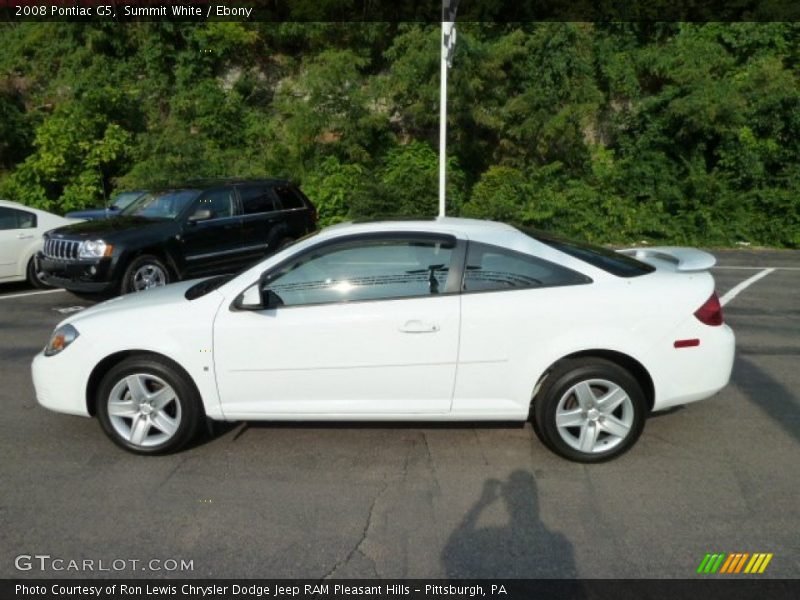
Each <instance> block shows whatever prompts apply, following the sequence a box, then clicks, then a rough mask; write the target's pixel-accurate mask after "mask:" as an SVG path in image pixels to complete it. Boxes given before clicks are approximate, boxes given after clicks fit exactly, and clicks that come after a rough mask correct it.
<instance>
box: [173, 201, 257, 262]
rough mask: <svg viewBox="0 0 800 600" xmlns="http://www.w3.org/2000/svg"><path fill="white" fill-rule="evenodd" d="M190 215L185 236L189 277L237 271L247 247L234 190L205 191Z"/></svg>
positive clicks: (183, 231) (182, 239) (183, 244)
mask: <svg viewBox="0 0 800 600" xmlns="http://www.w3.org/2000/svg"><path fill="white" fill-rule="evenodd" d="M187 215H188V216H187V217H186V220H185V221H184V224H183V226H182V228H183V230H182V233H181V249H182V251H183V259H184V264H185V272H186V276H199V275H211V274H214V273H224V272H229V271H232V270H235V269H236V267H237V266H238V265H239V264H240V262H241V255H242V253H243V252H244V247H245V246H246V244H245V243H243V240H242V236H241V232H242V223H241V215H240V214H239V207H238V203H237V200H236V194H235V191H234V189H233V187H232V186H221V187H217V188H212V189H209V190H205V191H204V192H202V193H201V194H200V195H199V196H198V198H197V199H196V200H195V201H194V204H193V205H192V207H191V208H190V210H189V211H188V213H187Z"/></svg>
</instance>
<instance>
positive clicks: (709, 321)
mask: <svg viewBox="0 0 800 600" xmlns="http://www.w3.org/2000/svg"><path fill="white" fill-rule="evenodd" d="M694 316H695V317H697V319H698V320H699V321H700V322H701V323H704V324H706V325H711V326H712V327H716V326H717V325H722V305H721V304H720V303H719V298H718V297H717V292H714V293H713V294H711V297H710V298H709V299H708V300H706V301H705V304H703V306H701V307H700V308H698V309H697V310H696V311H695V312H694Z"/></svg>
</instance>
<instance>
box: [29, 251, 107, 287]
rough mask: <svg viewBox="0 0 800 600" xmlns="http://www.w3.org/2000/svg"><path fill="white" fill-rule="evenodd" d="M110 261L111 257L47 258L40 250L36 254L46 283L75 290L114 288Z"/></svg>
mask: <svg viewBox="0 0 800 600" xmlns="http://www.w3.org/2000/svg"><path fill="white" fill-rule="evenodd" d="M112 261H113V259H112V258H100V259H79V260H61V259H54V258H48V257H46V256H44V254H42V253H41V252H39V253H38V254H37V255H36V263H37V265H38V268H39V270H40V272H41V273H42V279H43V280H44V281H45V282H46V283H49V284H50V285H54V286H56V287H61V288H65V289H67V290H70V291H75V292H105V291H109V290H110V289H112V288H114V287H115V286H116V281H115V280H114V278H113V277H112V273H113V268H112Z"/></svg>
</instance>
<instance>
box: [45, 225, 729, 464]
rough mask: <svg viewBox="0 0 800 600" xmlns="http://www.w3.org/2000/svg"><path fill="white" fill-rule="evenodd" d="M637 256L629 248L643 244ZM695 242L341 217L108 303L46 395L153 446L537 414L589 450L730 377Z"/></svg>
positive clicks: (69, 323)
mask: <svg viewBox="0 0 800 600" xmlns="http://www.w3.org/2000/svg"><path fill="white" fill-rule="evenodd" d="M631 255H633V256H631ZM713 264H714V257H713V256H711V255H710V254H707V253H705V252H701V251H699V250H693V249H689V248H653V249H647V250H631V251H623V252H614V251H611V250H606V249H603V248H596V247H593V246H589V245H586V244H582V243H576V242H571V241H566V240H562V239H558V238H554V237H550V236H548V235H544V234H541V233H538V232H533V233H526V232H523V231H520V230H518V229H515V228H513V227H511V226H509V225H504V224H501V223H493V222H486V221H473V220H467V219H453V218H442V219H437V220H431V221H413V222H412V221H407V222H384V223H363V224H345V225H338V226H335V227H331V228H328V229H325V230H323V231H322V232H320V233H318V234H315V235H312V236H310V237H307V238H305V239H303V240H301V241H299V242H297V243H295V244H294V245H292V246H290V247H288V248H286V249H285V250H283V251H281V252H279V253H277V254H275V255H273V256H271V257H269V258H267V259H265V260H263V261H262V262H259V263H258V264H256V265H255V266H253V267H251V268H249V269H248V270H246V271H244V272H242V273H240V274H238V275H236V276H227V277H218V278H213V279H207V280H202V281H187V282H181V283H176V284H173V285H169V286H166V287H164V288H160V289H154V290H151V291H148V292H145V293H142V294H133V295H130V296H124V297H121V298H116V299H113V300H110V301H107V302H104V303H102V304H98V305H96V306H95V307H93V308H90V309H88V310H86V311H84V312H81V313H78V314H76V315H74V316H72V317H70V318H68V319H66V320H65V321H63V322H62V323H61V324H59V325H58V327H57V328H56V330H55V332H54V333H53V335H52V337H51V339H50V341H49V343H48V344H47V347H46V348H45V350H44V351H43V352H42V353H41V354H39V355H38V356H36V358H35V359H34V361H33V380H34V384H35V387H36V395H37V398H38V401H39V403H40V404H41V405H42V406H45V407H47V408H50V409H52V410H56V411H60V412H64V413H70V414H75V415H83V416H90V415H91V416H94V415H96V416H97V417H98V418H99V420H100V423H101V425H102V426H103V429H104V430H105V431H106V433H107V434H108V435H109V436H110V437H111V439H112V440H113V441H114V442H116V443H117V444H119V445H120V446H122V447H123V448H126V449H128V450H131V451H133V452H137V453H141V454H157V453H165V452H170V451H175V450H177V449H179V448H180V447H181V446H183V445H184V444H186V443H187V442H188V441H189V440H190V439H191V438H192V437H193V436H194V435H195V434H196V432H197V431H198V430H199V429H200V427H201V424H202V423H203V420H204V419H205V418H209V419H214V420H224V421H233V420H290V421H299V420H320V421H321V420H330V421H333V420H342V421H353V420H371V421H372V420H375V421H377V420H383V421H394V420H398V421H412V420H418V421H445V420H447V421H456V420H457V421H495V420H500V421H524V420H526V419H528V418H529V416H532V417H533V420H534V425H535V429H536V430H537V432H538V434H539V436H540V437H541V439H542V440H543V441H544V442H545V444H547V446H549V447H550V448H551V449H552V450H554V451H555V452H557V453H559V454H561V455H562V456H564V457H567V458H569V459H572V460H576V461H583V462H597V461H601V460H605V459H608V458H611V457H613V456H616V455H618V454H620V453H622V452H623V451H625V450H626V449H628V448H629V447H630V446H631V445H632V444H633V443H634V442H635V441H636V439H637V438H638V437H639V434H640V433H641V431H642V427H643V425H644V421H645V418H646V416H647V414H648V412H649V411H651V410H662V409H665V408H668V407H671V406H675V405H678V404H685V403H688V402H693V401H695V400H701V399H703V398H707V397H709V396H711V395H713V394H714V393H716V392H717V391H718V390H720V389H721V388H722V387H724V386H725V385H726V384H727V383H728V380H729V378H730V373H731V367H732V364H733V355H734V336H733V332H732V331H731V330H730V328H729V327H728V326H727V325H725V324H723V322H722V312H721V308H720V304H719V301H718V300H717V296H716V294H715V292H714V280H713V278H712V277H711V275H710V274H709V273H708V269H709V268H710V267H711V266H712V265H713Z"/></svg>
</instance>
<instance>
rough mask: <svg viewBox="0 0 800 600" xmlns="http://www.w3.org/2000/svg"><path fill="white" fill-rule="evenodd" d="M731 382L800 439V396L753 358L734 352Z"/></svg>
mask: <svg viewBox="0 0 800 600" xmlns="http://www.w3.org/2000/svg"><path fill="white" fill-rule="evenodd" d="M733 382H734V384H735V385H736V387H738V388H739V390H741V392H742V393H743V394H745V395H746V396H747V398H748V399H749V400H750V401H751V402H752V403H753V404H755V405H756V406H758V407H759V408H760V409H761V410H763V411H764V412H765V413H766V414H767V416H769V417H770V418H771V419H772V420H774V421H775V422H776V423H777V424H778V425H780V426H781V427H782V428H783V430H784V431H786V433H788V434H789V435H791V436H792V437H793V438H794V440H795V441H797V442H800V397H798V396H797V395H796V394H795V393H793V392H792V390H790V389H789V388H787V387H786V386H785V385H784V384H782V383H781V382H780V381H778V380H777V379H775V378H774V377H772V375H770V374H769V373H767V372H766V371H764V370H763V369H762V368H761V367H759V366H758V365H756V364H755V363H754V362H753V361H752V360H750V359H748V358H744V357H743V356H742V355H741V354H737V356H736V362H735V363H734V366H733Z"/></svg>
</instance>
